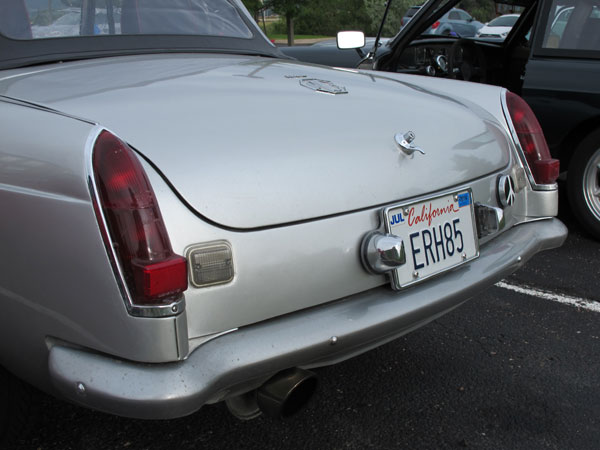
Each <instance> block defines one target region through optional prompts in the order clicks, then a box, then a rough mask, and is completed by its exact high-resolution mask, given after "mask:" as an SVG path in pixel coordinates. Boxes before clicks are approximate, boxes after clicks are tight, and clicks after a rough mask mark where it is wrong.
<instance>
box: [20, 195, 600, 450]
mask: <svg viewBox="0 0 600 450" xmlns="http://www.w3.org/2000/svg"><path fill="white" fill-rule="evenodd" d="M560 218H561V219H562V220H563V221H564V222H565V223H566V224H567V225H568V226H569V229H570V235H569V238H568V240H567V242H566V244H565V245H564V246H563V247H562V248H560V249H556V250H553V251H550V252H546V253H543V254H540V255H538V256H536V257H535V259H533V260H532V261H530V263H529V264H528V265H527V266H526V267H525V268H524V269H522V270H521V271H519V272H518V273H517V274H515V275H513V276H511V277H510V278H509V279H507V280H505V284H502V285H501V286H497V287H493V288H491V289H490V290H488V291H487V292H486V293H485V294H484V295H482V296H481V297H480V298H477V299H473V300H472V301H470V302H469V303H467V304H466V305H464V306H462V307H461V308H459V309H457V310H456V311H454V312H452V313H451V314H449V315H447V316H445V317H443V318H442V319H440V320H438V321H436V322H434V323H432V324H430V325H428V326H426V327H424V328H422V329H420V330H417V331H416V332H413V333H412V334H410V335H407V336H405V337H404V338H401V339H399V340H397V341H395V342H392V343H390V344H388V345H385V346H383V347H381V348H379V349H376V350H374V351H371V352H369V353H367V354H365V355H362V356H360V357H357V358H354V359H352V360H350V361H347V362H345V363H342V364H339V365H337V366H333V367H327V368H323V369H320V370H318V374H319V376H320V388H319V391H318V393H317V395H316V396H315V397H314V398H313V399H312V400H311V402H310V404H309V406H308V407H307V408H306V409H305V410H304V411H302V412H300V413H299V414H298V415H297V416H295V417H293V418H291V419H289V420H285V421H276V420H272V419H269V418H265V417H260V418H258V419H255V420H254V421H250V422H241V421H239V420H237V419H235V418H234V417H232V416H230V415H229V413H228V412H227V410H226V409H225V408H224V407H223V406H221V405H216V406H209V407H205V408H203V409H202V410H200V411H199V412H198V413H196V414H194V415H192V416H189V417H186V418H182V419H178V420H171V421H164V422H155V421H141V420H131V419H124V418H119V417H113V416H109V415H105V414H102V413H97V412H93V411H88V410H84V409H81V408H78V407H76V406H73V405H69V404H66V403H62V402H59V401H56V400H54V399H51V398H48V397H44V398H43V400H42V406H43V417H42V419H41V421H40V423H39V424H38V426H37V427H36V428H35V430H34V431H32V432H31V433H29V434H28V435H26V436H23V441H22V442H21V448H27V449H29V448H31V449H44V450H46V449H48V450H50V449H61V450H67V449H89V450H92V449H122V448H123V449H125V448H126V449H171V448H177V449H222V448H245V449H300V448H302V449H304V448H306V449H308V448H310V449H365V448H378V449H393V448H394V449H395V448H416V449H439V448H473V449H546V448H548V449H597V448H600V311H597V309H598V306H599V305H600V291H599V289H598V287H599V278H600V277H599V274H600V242H596V241H593V240H592V239H591V238H589V237H588V236H587V235H586V234H585V233H584V232H583V231H582V230H581V229H580V228H579V226H578V225H577V224H576V222H575V221H574V220H573V219H572V216H571V213H570V211H569V209H568V207H567V206H566V205H564V203H563V204H562V206H561V212H560ZM565 302H566V303H565ZM569 303H570V304H569ZM595 309H596V310H595Z"/></svg>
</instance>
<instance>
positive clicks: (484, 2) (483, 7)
mask: <svg viewBox="0 0 600 450" xmlns="http://www.w3.org/2000/svg"><path fill="white" fill-rule="evenodd" d="M495 5H496V4H495V3H494V2H492V1H489V0H463V1H461V2H460V3H459V4H458V6H457V8H460V9H464V10H465V11H467V12H468V13H469V14H471V15H472V16H473V17H474V18H475V19H477V20H479V21H480V22H489V21H490V20H492V19H493V18H494V17H496V8H495Z"/></svg>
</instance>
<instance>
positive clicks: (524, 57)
mask: <svg viewBox="0 0 600 450" xmlns="http://www.w3.org/2000/svg"><path fill="white" fill-rule="evenodd" d="M490 1H492V0H490ZM390 4H393V0H391V2H389V3H388V7H389V5H390ZM460 6H461V5H460V4H459V0H430V1H428V2H427V3H425V4H424V5H423V6H422V7H421V8H420V9H419V10H418V11H417V12H416V13H415V14H414V16H413V17H412V19H411V20H410V22H409V23H408V24H407V25H406V26H405V27H403V28H402V30H401V31H400V32H399V33H398V34H397V35H396V36H395V37H394V38H392V39H390V40H388V41H387V42H385V43H383V44H382V43H381V42H380V43H379V45H378V46H377V48H372V49H371V52H370V53H369V54H368V55H367V56H366V57H363V58H362V59H361V58H359V57H358V55H357V53H356V52H355V53H354V54H353V53H352V51H353V50H351V49H340V48H337V49H333V48H332V49H330V51H336V52H337V57H336V58H332V57H331V55H329V56H328V55H326V54H325V53H320V52H319V49H318V47H314V48H311V47H305V48H303V49H302V50H300V49H298V50H296V49H295V48H294V47H290V48H282V51H283V52H284V53H287V54H288V55H290V56H293V57H296V58H298V59H301V60H304V61H308V62H318V63H321V64H323V63H327V60H328V59H329V58H331V61H333V60H334V59H335V63H333V64H332V65H337V66H345V67H357V66H358V67H360V68H363V69H374V70H381V71H390V72H403V73H412V74H419V75H428V76H434V77H440V78H452V79H460V80H467V81H472V82H477V83H488V84H494V85H499V86H504V87H506V88H508V89H510V90H511V91H513V92H515V93H517V94H519V95H521V96H522V97H523V98H525V100H526V101H527V103H529V105H530V106H531V108H532V109H533V111H534V112H535V114H536V115H537V118H538V120H539V122H540V124H541V127H542V129H543V131H544V134H545V136H546V140H547V142H548V145H549V147H550V151H551V153H552V155H553V156H554V157H555V158H557V159H559V160H560V164H561V170H562V171H563V172H564V174H565V175H566V183H567V190H568V198H569V201H570V204H571V207H572V209H573V212H574V213H575V215H576V216H577V218H578V219H579V221H580V222H581V223H582V225H583V226H584V227H585V228H586V229H587V230H588V231H589V232H590V233H591V234H592V235H593V236H595V237H596V238H597V239H600V0H516V1H508V2H507V1H503V3H502V4H498V3H497V4H495V10H496V11H497V12H498V14H506V13H511V12H516V13H520V17H519V20H518V21H517V23H516V24H515V25H514V26H513V28H512V30H511V32H510V33H509V35H508V36H507V37H506V39H505V40H504V41H503V42H498V41H495V42H491V41H486V40H484V39H477V38H463V37H454V36H435V35H430V34H426V33H427V30H429V29H430V27H431V25H432V24H433V23H435V22H436V21H437V20H438V19H439V18H440V17H442V16H443V15H444V14H446V13H447V12H448V11H450V10H451V9H452V8H454V7H460ZM338 46H340V47H344V33H340V34H339V35H338ZM357 59H361V61H360V62H359V63H358V64H357Z"/></svg>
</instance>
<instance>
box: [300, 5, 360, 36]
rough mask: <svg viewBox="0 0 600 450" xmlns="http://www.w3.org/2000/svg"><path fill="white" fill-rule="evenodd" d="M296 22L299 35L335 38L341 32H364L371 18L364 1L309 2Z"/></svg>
mask: <svg viewBox="0 0 600 450" xmlns="http://www.w3.org/2000/svg"><path fill="white" fill-rule="evenodd" d="M296 22H297V27H296V29H297V30H298V33H301V34H318V35H325V36H334V35H335V34H336V33H337V32H338V31H340V30H364V29H365V24H368V23H369V16H368V14H367V10H366V9H365V2H364V0H308V1H307V3H306V5H305V7H304V8H303V9H302V10H301V11H300V13H299V14H298V17H297V20H296Z"/></svg>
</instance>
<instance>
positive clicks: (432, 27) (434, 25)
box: [431, 20, 440, 30]
mask: <svg viewBox="0 0 600 450" xmlns="http://www.w3.org/2000/svg"><path fill="white" fill-rule="evenodd" d="M439 26H440V21H439V20H438V21H437V22H435V23H434V24H433V25H431V29H432V30H435V29H436V28H437V27H439Z"/></svg>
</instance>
